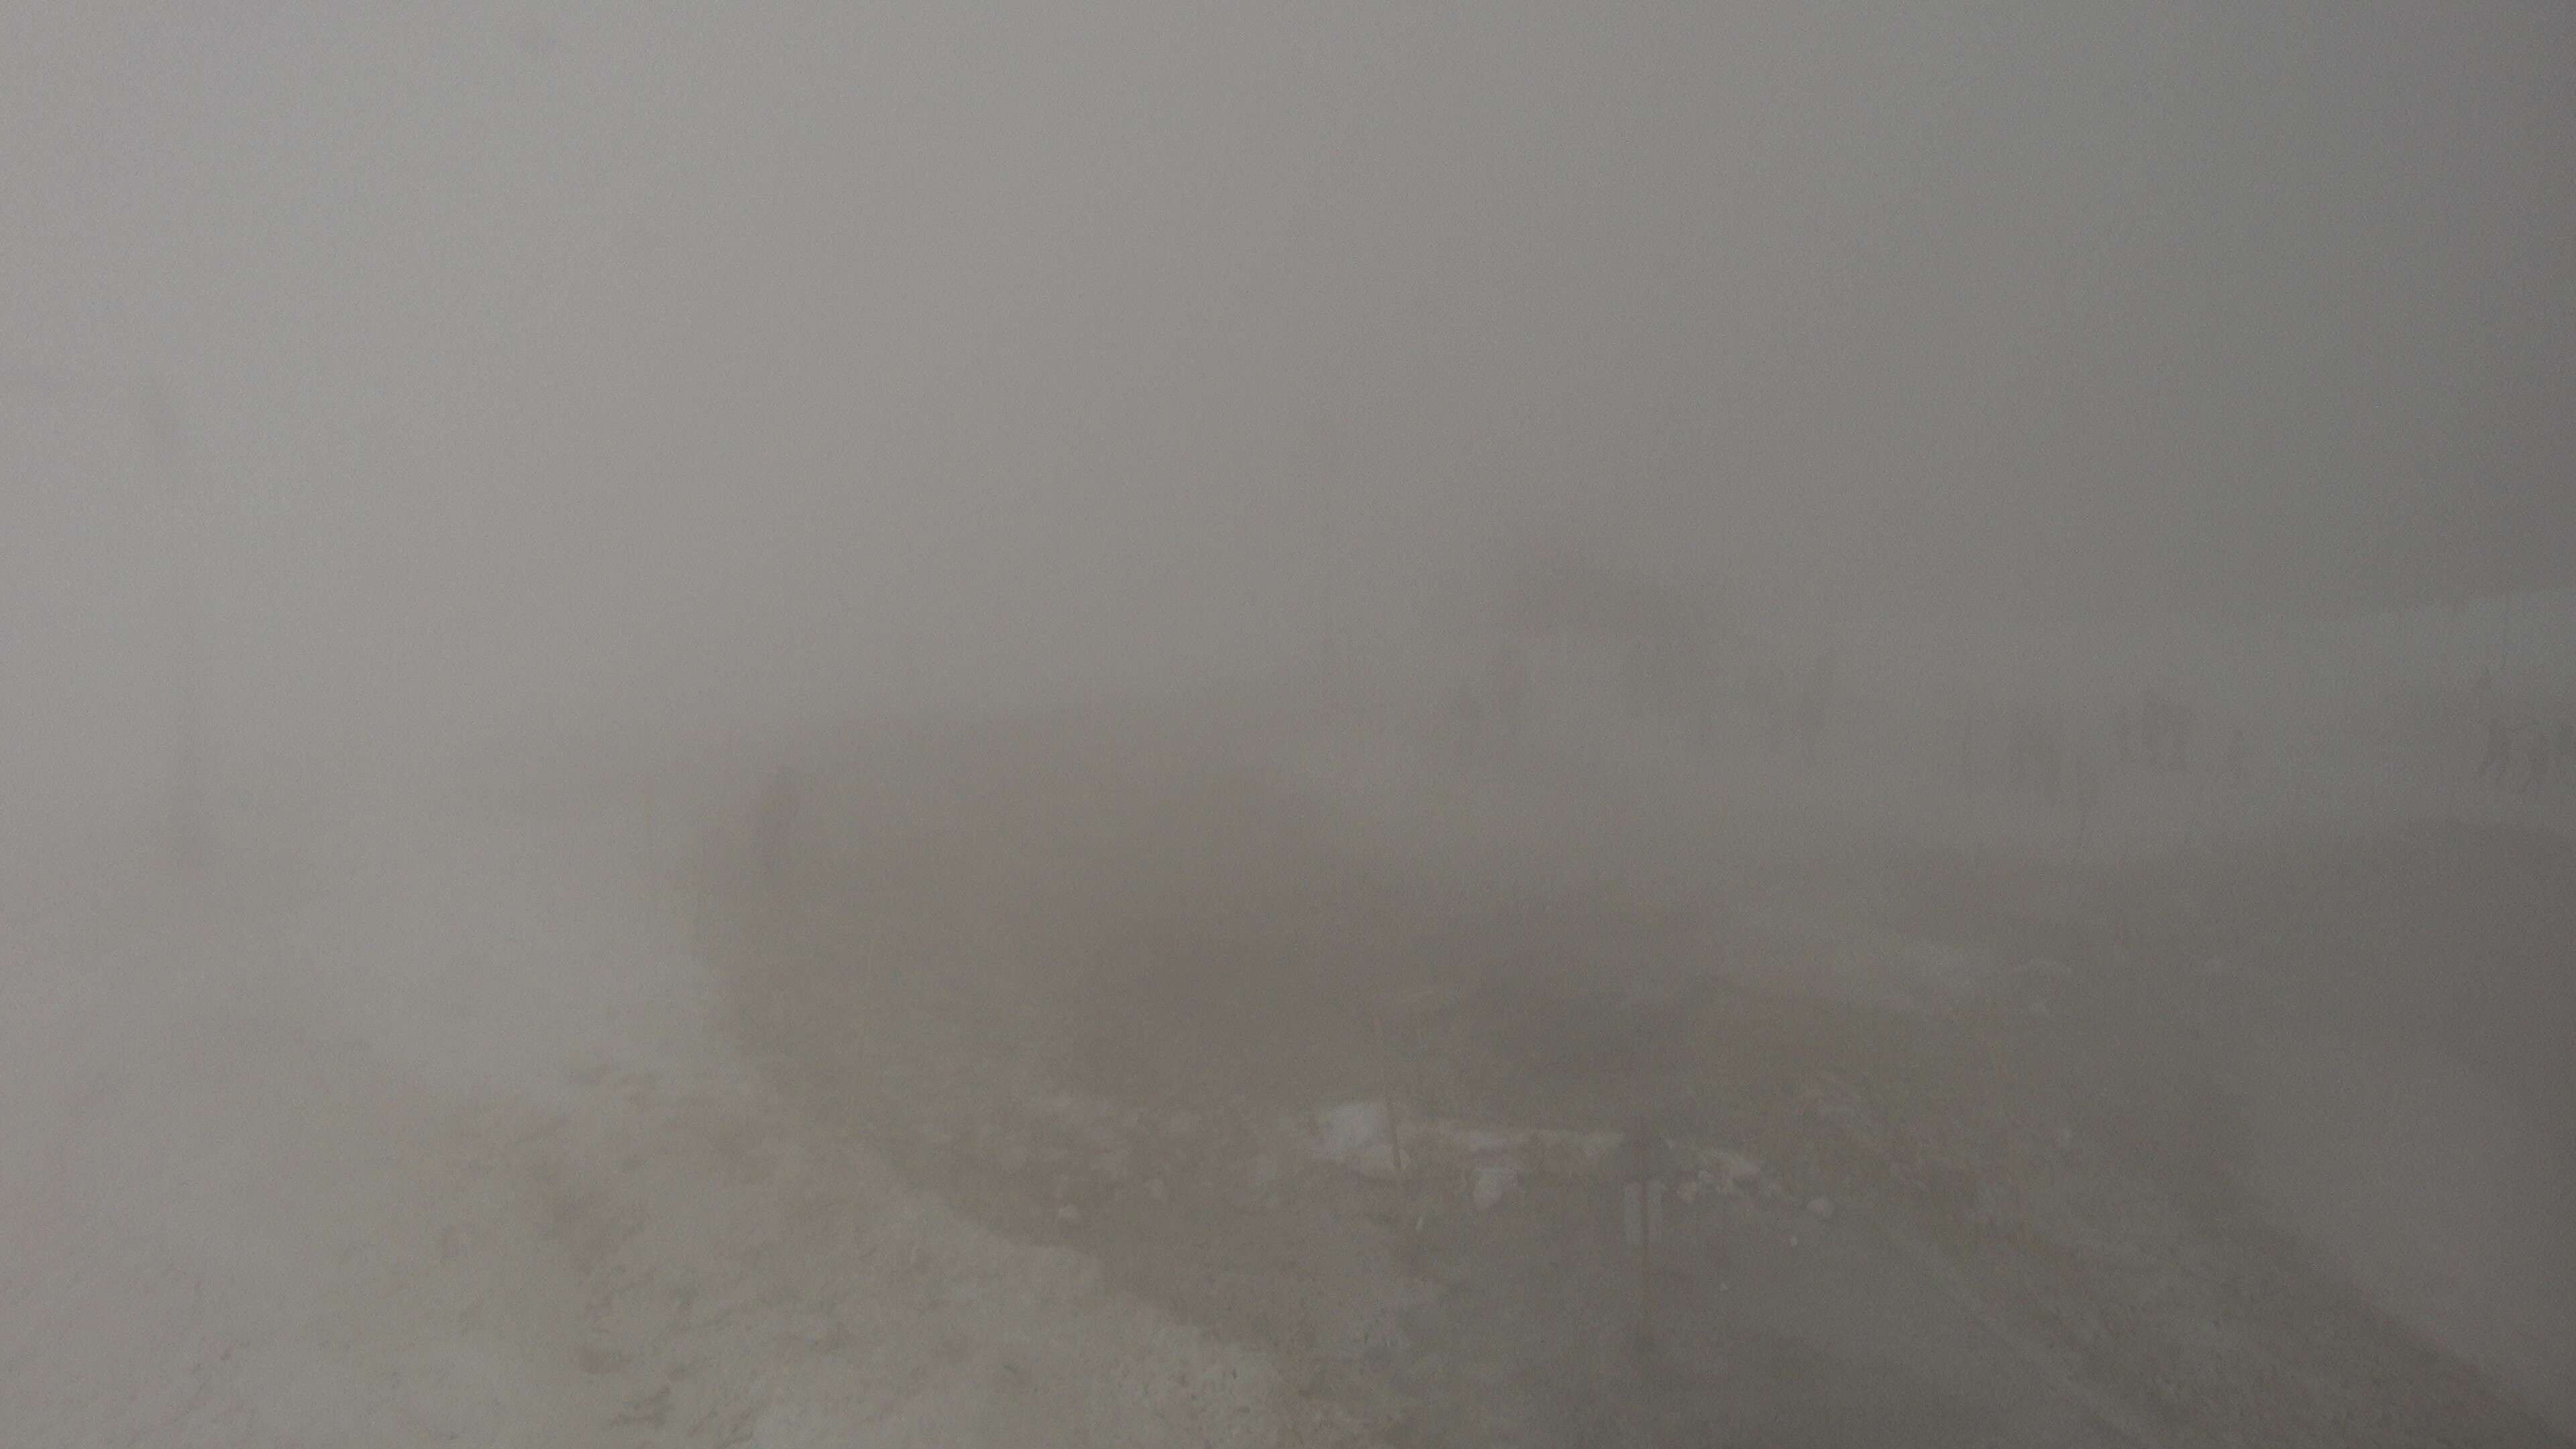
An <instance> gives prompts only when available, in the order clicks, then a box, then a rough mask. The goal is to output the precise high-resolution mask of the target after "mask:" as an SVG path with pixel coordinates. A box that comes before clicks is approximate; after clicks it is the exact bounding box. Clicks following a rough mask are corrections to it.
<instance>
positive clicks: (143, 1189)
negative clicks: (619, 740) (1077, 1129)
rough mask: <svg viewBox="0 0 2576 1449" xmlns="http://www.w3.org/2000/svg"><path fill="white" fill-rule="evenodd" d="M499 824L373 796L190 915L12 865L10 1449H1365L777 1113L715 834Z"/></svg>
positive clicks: (1128, 1305) (42, 860) (226, 869)
mask: <svg viewBox="0 0 2576 1449" xmlns="http://www.w3.org/2000/svg"><path fill="white" fill-rule="evenodd" d="M361 793H362V794H363V793H365V792H361ZM459 799H460V796H459V795H458V794H457V793H456V792H421V791H408V790H406V791H376V792H373V799H372V801H371V803H367V804H364V805H353V804H350V803H349V801H348V799H345V798H344V799H343V800H342V801H340V802H339V803H338V804H336V805H335V806H334V807H333V808H332V810H331V811H329V812H327V813H328V814H329V815H330V816H332V817H333V818H329V819H318V818H308V819H306V820H304V821H302V822H301V823H300V824H299V825H298V827H297V828H296V829H295V830H293V831H291V832H281V833H278V834H277V839H276V840H274V841H272V842H271V843H270V845H269V846H268V847H267V848H258V847H257V846H256V845H255V844H254V845H253V846H251V847H247V848H242V849H238V850H236V851H235V852H234V853H233V854H231V855H230V856H228V857H227V858H226V860H225V861H224V862H223V863H222V864H219V865H218V866H216V867H215V868H214V869H213V870H212V871H211V872H210V873H208V874H205V875H201V876H199V877H196V878H194V879H192V880H186V881H173V880H170V879H168V878H167V877H166V876H163V875H162V874H161V873H159V872H157V871H155V870H153V869H151V868H148V867H146V866H142V865H137V864H131V863H125V862H120V861H118V860H116V859H114V858H113V855H112V853H107V852H102V853H100V854H98V855H96V856H95V857H94V858H88V859H75V858H66V857H64V856H62V855H59V854H47V853H43V852H39V851H35V850H29V851H27V852H24V853H23V858H22V859H20V860H18V861H17V862H15V863H14V864H13V866H12V869H11V871H10V873H9V876H8V878H7V881H6V892H7V894H6V896H5V902H6V910H5V912H0V969H5V973H6V974H5V979H6V980H7V981H8V983H9V985H10V1001H11V1009H10V1010H9V1011H8V1012H6V1013H0V1103H5V1104H6V1105H5V1109H0V1110H5V1113H6V1116H5V1118H0V1124H5V1125H0V1154H5V1161H6V1162H7V1163H8V1171H7V1173H6V1175H5V1179H0V1247H5V1255H0V1424H5V1425H7V1433H6V1436H5V1437H6V1438H7V1440H8V1442H10V1443H11V1444H18V1445H28V1446H57V1445H59V1446H83V1445H118V1446H125V1445H135V1446H161V1445H168V1446H183V1445H184V1446H190V1449H198V1446H220V1445H245V1446H248V1445H257V1446H279V1445H298V1444H304V1445H317V1446H318V1445H343V1444H371V1445H411V1444H419V1445H429V1444H476V1445H510V1444H522V1445H532V1446H534V1445H545V1446H555V1445H653V1444H674V1445H678V1444H688V1445H726V1444H741V1445H761V1446H802V1445H825V1444H831V1445H842V1444H850V1443H868V1444H918V1445H925V1446H928V1445H942V1446H947V1445H978V1444H986V1445H996V1446H1000V1445H1013V1446H1016V1445H1024V1444H1032V1443H1089V1442H1097V1443H1147V1444H1150V1443H1166V1444H1174V1445H1181V1444H1188V1445H1199V1444H1216V1443H1227V1444H1270V1443H1288V1442H1296V1443H1306V1442H1331V1441H1333V1440H1334V1439H1336V1438H1337V1437H1339V1435H1338V1433H1337V1431H1336V1429H1335V1427H1334V1425H1332V1424H1331V1423H1329V1422H1326V1421H1325V1420H1324V1419H1323V1418H1322V1417H1321V1411H1320V1410H1317V1409H1314V1408H1312V1407H1311V1406H1305V1405H1302V1404H1301V1403H1299V1402H1298V1401H1296V1400H1295V1399H1294V1397H1293V1396H1292V1395H1290V1394H1288V1393H1287V1392H1286V1391H1285V1390H1284V1389H1283V1388H1282V1387H1281V1385H1280V1384H1279V1383H1278V1381H1277V1379H1276V1377H1275V1375H1274V1373H1273V1371H1272V1369H1271V1367H1270V1366H1269V1365H1268V1364H1266V1363H1265V1362H1263V1361H1262V1360H1261V1359H1259V1358H1258V1357H1256V1356H1254V1355H1253V1354H1252V1353H1250V1352H1248V1351H1246V1350H1244V1349H1242V1348H1239V1347H1235V1346H1230V1345H1226V1344H1221V1343H1218V1342H1215V1341H1213V1340H1211V1339H1209V1338H1207V1337H1206V1336H1205V1335H1203V1334H1201V1333H1199V1332H1198V1331H1196V1330H1194V1329H1192V1328H1189V1327H1187V1326H1185V1325H1182V1324H1180V1323H1178V1322H1176V1321H1174V1320H1172V1319H1170V1318H1169V1317H1167V1316H1165V1315H1163V1314H1160V1313H1158V1312H1156V1311H1154V1310H1151V1309H1149V1308H1147V1307H1144V1306H1141V1305H1139V1304H1136V1303H1134V1302H1131V1301H1127V1300H1124V1299H1122V1298H1120V1297H1118V1296H1116V1295H1115V1294H1113V1293H1112V1292H1110V1291H1109V1290H1107V1289H1106V1288H1104V1287H1103V1286H1102V1284H1101V1282H1100V1280H1099V1277H1098V1274H1097V1271H1096V1269H1095V1267H1094V1265H1092V1264H1091V1263H1090V1262H1089V1261H1088V1260H1087V1259H1085V1258H1082V1257H1080V1256H1078V1255H1075V1254H1072V1253H1069V1252H1066V1251H1063V1250H1059V1249H1053V1248H1040V1247H1031V1246H1026V1245H1020V1244H1014V1243H1010V1242H1006V1241H1004V1240H1001V1239H999V1238H996V1237H994V1236H992V1235H991V1234H989V1233H987V1232H985V1231H983V1230H981V1229H979V1228H976V1227H974V1226H972V1225H970V1224H967V1223H965V1222H963V1221H962V1220H960V1219H958V1218H957V1217H955V1216H954V1215H953V1214H951V1213H950V1212H948V1211H947V1210H945V1209H943V1208H942V1207H940V1206H938V1205H937V1204H935V1203H933V1202H931V1201H930V1200H928V1199H927V1198H925V1197H923V1196H922V1195H920V1194H918V1193H916V1192H914V1191H912V1190H910V1189H908V1188H906V1187H904V1186H903V1185H901V1184H899V1183H897V1182H896V1181H895V1180H894V1179H893V1178H892V1177H891V1175H890V1174H889V1173H888V1171H887V1170H886V1169H884V1168H883V1167H882V1166H881V1165H880V1164H878V1163H876V1162H874V1161H872V1160H870V1159H869V1158H868V1157H867V1156H866V1154H865V1153H864V1152H862V1151H861V1150H860V1149H858V1148H857V1147H856V1146H854V1145H851V1144H847V1143H840V1142H829V1141H821V1140H817V1139H816V1138H815V1136H814V1134H813V1133H811V1132H810V1131H808V1130H805V1129H803V1128H801V1127H800V1126H799V1124H798V1122H797V1120H796V1119H795V1118H794V1117H793V1115H792V1114H791V1113H789V1112H788V1111H787V1110H786V1109H785V1108H784V1107H782V1106H781V1105H779V1104H778V1103H776V1102H775V1101H773V1100H771V1099H770V1098H769V1097H767V1096H766V1095H765V1094H764V1092H763V1090H762V1089H761V1088H760V1087H759V1086H758V1085H757V1084H756V1080H755V1077H754V1074H753V1073H751V1072H750V1071H748V1070H747V1069H746V1068H745V1066H744V1064H743V1063H742V1062H740V1061H739V1060H738V1059H736V1057H735V1056H734V1055H733V1052H732V1049H731V1047H730V1046H729V1045H728V1043H727V1040H726V1038H725V1037H724V1035H723V1034H722V1033H721V1032H720V1031H718V1030H716V1029H715V1028H716V1023H715V1021H714V1020H713V1017H712V1012H713V1010H714V1007H713V1005H712V997H711V993H710V990H709V987H708V983H707V978H706V976H705V974H704V972H703V971H702V970H701V968H700V966H699V963H698V962H696V961H695V960H694V959H693V957H692V954H691V936H692V931H691V924H690V911H689V909H688V903H687V901H686V900H685V899H684V898H683V897H682V896H680V895H679V894H678V893H677V892H676V891H675V890H674V889H672V888H669V887H667V886H666V885H665V884H664V882H666V881H667V880H669V879H671V878H673V876H674V872H672V871H670V870H669V869H668V868H667V867H668V866H669V865H670V863H671V859H670V855H671V850H670V848H671V846H672V845H673V844H674V840H675V835H676V832H675V831H673V830H669V829H664V830H659V831H657V830H656V829H654V828H653V826H652V823H651V822H650V821H649V820H647V819H645V818H643V817H642V816H641V815H639V814H636V813H634V812H632V811H628V812H625V813H619V812H618V811H615V810H610V809H590V810H586V811H582V812H574V813H557V814H555V815H553V816H551V817H547V816H543V815H536V814H529V813H519V814H512V813H509V812H505V811H502V810H500V809H497V808H494V807H492V806H491V805H489V804H463V803H459ZM666 808H667V802H666ZM48 843H49V842H37V844H39V845H44V844H48Z"/></svg>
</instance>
